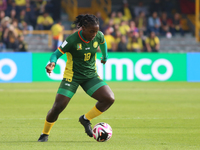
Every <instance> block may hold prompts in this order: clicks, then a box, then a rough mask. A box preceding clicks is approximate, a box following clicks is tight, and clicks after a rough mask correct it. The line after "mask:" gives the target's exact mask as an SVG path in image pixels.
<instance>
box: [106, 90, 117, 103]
mask: <svg viewBox="0 0 200 150" xmlns="http://www.w3.org/2000/svg"><path fill="white" fill-rule="evenodd" d="M106 102H107V103H109V104H110V105H112V104H113V103H114V102H115V97H114V93H110V94H109V95H108V96H107V97H106Z"/></svg>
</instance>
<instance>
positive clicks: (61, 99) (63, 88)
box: [38, 79, 79, 142]
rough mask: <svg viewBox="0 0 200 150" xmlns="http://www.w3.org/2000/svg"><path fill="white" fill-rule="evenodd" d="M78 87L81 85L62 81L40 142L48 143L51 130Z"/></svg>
mask: <svg viewBox="0 0 200 150" xmlns="http://www.w3.org/2000/svg"><path fill="white" fill-rule="evenodd" d="M78 85H79V84H78V83H76V82H70V83H69V82H68V81H66V80H65V79H63V80H62V82H61V84H60V87H59V89H58V92H57V95H56V99H55V102H54V104H53V107H52V108H51V109H50V110H49V112H48V114H47V117H46V120H45V124H44V128H43V131H42V134H41V136H40V138H39V139H38V141H39V142H46V141H47V140H48V135H49V133H50V131H51V128H52V127H53V125H54V123H55V121H56V120H57V119H58V116H59V114H60V113H61V112H62V111H63V110H64V109H65V107H66V106H67V104H68V103H69V101H70V99H71V98H72V97H73V95H74V93H75V92H76V90H77V88H78Z"/></svg>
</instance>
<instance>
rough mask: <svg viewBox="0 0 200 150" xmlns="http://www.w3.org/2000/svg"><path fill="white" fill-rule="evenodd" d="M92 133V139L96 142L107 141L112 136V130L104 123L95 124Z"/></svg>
mask: <svg viewBox="0 0 200 150" xmlns="http://www.w3.org/2000/svg"><path fill="white" fill-rule="evenodd" d="M92 131H93V137H94V139H95V140H96V141H98V142H105V141H108V140H109V139H110V138H111V136H112V128H111V127H110V125H109V124H107V123H104V122H100V123H97V124H96V125H95V126H94V128H93V130H92Z"/></svg>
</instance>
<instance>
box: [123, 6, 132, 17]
mask: <svg viewBox="0 0 200 150" xmlns="http://www.w3.org/2000/svg"><path fill="white" fill-rule="evenodd" d="M124 16H125V17H126V18H127V19H128V20H131V19H132V15H131V11H130V10H129V8H128V7H125V8H124Z"/></svg>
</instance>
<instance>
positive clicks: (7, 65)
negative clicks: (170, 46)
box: [0, 52, 200, 83]
mask: <svg viewBox="0 0 200 150" xmlns="http://www.w3.org/2000/svg"><path fill="white" fill-rule="evenodd" d="M123 54H124V53H123ZM39 55H41V54H37V53H36V54H32V53H29V52H28V53H27V52H26V53H0V83H6V82H32V81H36V80H35V79H34V76H36V75H37V74H38V72H40V71H38V68H40V66H41V63H42V61H41V60H40V59H38V58H36V56H37V57H38V56H39ZM46 55H48V57H45V60H47V61H48V59H49V56H50V53H48V54H46ZM148 55H149V57H150V56H151V58H152V57H153V56H152V55H151V54H148ZM158 55H159V56H158V57H161V56H162V55H160V54H158ZM166 55H167V56H168V55H169V56H170V57H171V56H173V55H174V54H166ZM180 55H181V54H180ZM33 56H34V57H33ZM185 56H186V57H185V59H183V60H179V59H177V57H176V59H172V60H174V61H176V62H177V64H178V65H179V66H180V67H178V68H179V71H180V68H181V67H182V68H185V71H180V74H181V76H185V79H184V81H188V82H200V53H187V54H186V55H185ZM113 58H115V56H113ZM134 58H135V57H134ZM145 58H147V57H146V56H145ZM163 58H164V57H162V59H163ZM43 59H44V57H42V60H43ZM109 59H112V58H111V57H110V58H109ZM34 60H35V61H34ZM38 61H39V62H38ZM33 62H34V64H33ZM36 62H38V63H36ZM46 63H47V62H46ZM46 63H44V64H43V65H42V69H43V71H44V73H45V69H44V66H45V65H46ZM108 64H109V62H108ZM173 64H174V63H173ZM64 65H65V63H64ZM115 66H116V67H117V65H115ZM120 66H123V65H120ZM120 66H119V65H118V67H120ZM134 66H135V67H136V66H137V65H136V64H135V65H134ZM136 68H137V67H136ZM118 69H119V68H118ZM122 69H123V67H122ZM158 69H159V68H158ZM55 70H56V68H55ZM136 71H137V70H136ZM136 71H135V73H136V74H137V72H136ZM143 71H144V72H145V70H143ZM175 71H176V70H175ZM124 72H125V73H126V71H124ZM108 73H109V72H105V75H108ZM110 73H112V72H110ZM33 75H34V76H33ZM127 75H128V74H125V75H123V76H125V77H126V76H127ZM38 76H39V77H40V78H41V80H40V81H46V80H44V79H42V75H41V72H40V74H38ZM112 76H113V74H111V77H112ZM181 76H179V78H180V77H181ZM139 77H140V78H141V76H139ZM186 78H187V79H186ZM180 79H181V78H180ZM173 81H179V80H176V79H175V80H173ZM182 81H183V80H182Z"/></svg>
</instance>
